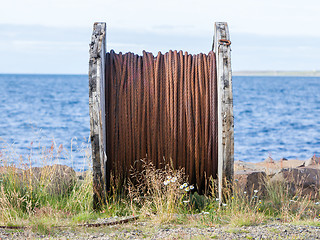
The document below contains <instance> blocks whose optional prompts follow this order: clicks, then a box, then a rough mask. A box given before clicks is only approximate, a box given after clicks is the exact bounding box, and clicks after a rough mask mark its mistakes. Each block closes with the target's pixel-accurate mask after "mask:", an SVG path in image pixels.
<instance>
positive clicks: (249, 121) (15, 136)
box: [0, 74, 320, 170]
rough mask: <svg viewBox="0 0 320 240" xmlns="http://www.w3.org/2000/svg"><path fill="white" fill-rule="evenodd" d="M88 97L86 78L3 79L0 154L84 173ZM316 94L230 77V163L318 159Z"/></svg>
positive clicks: (297, 85) (317, 89)
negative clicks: (55, 160)
mask: <svg viewBox="0 0 320 240" xmlns="http://www.w3.org/2000/svg"><path fill="white" fill-rule="evenodd" d="M88 91H89V90H88V76H86V75H13V74H12V75H5V74H2V75H0V113H1V117H0V147H1V149H0V150H1V151H7V149H8V148H10V149H12V150H10V151H13V152H14V155H15V158H13V159H16V160H15V161H17V159H19V157H20V155H21V156H22V160H23V161H27V162H28V161H30V159H29V158H28V156H32V159H31V161H34V162H37V161H38V162H39V159H40V161H45V159H42V158H41V155H42V154H41V153H42V152H46V153H47V155H48V154H49V155H50V150H52V149H54V151H56V152H59V155H60V157H59V162H60V163H62V164H66V165H69V166H72V167H74V168H75V169H76V170H81V169H84V168H86V167H87V166H88V164H87V163H86V162H85V157H84V156H85V155H86V154H87V153H88V152H89V153H90V150H88V149H89V148H90V144H89V142H88V138H89V134H90V118H89V105H88ZM319 94H320V78H315V77H246V76H244V77H240V76H239V77H237V76H234V77H233V97H234V125H235V160H243V161H255V162H257V161H262V160H264V159H265V158H267V157H268V156H271V157H272V158H274V159H280V158H282V157H285V158H290V159H292V158H298V159H307V158H309V157H311V156H312V155H313V154H317V155H319V154H320V96H319ZM59 147H60V149H59ZM0 154H1V153H0ZM56 155H57V153H56ZM0 156H1V155H0Z"/></svg>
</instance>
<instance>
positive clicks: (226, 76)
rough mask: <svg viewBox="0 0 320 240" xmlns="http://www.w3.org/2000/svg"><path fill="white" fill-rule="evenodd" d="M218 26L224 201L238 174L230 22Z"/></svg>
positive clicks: (220, 174) (216, 49) (220, 162)
mask: <svg viewBox="0 0 320 240" xmlns="http://www.w3.org/2000/svg"><path fill="white" fill-rule="evenodd" d="M214 29H215V30H214V44H213V50H214V52H215V53H216V60H217V86H218V185H219V187H218V188H219V199H220V202H221V201H222V199H223V191H224V189H225V187H228V186H231V183H232V180H233V175H234V166H233V165H234V123H233V120H234V119H233V97H232V72H231V48H230V44H228V42H227V41H230V36H229V29H228V24H227V23H225V22H216V23H215V28H214ZM221 40H222V41H221ZM229 184H230V185H229Z"/></svg>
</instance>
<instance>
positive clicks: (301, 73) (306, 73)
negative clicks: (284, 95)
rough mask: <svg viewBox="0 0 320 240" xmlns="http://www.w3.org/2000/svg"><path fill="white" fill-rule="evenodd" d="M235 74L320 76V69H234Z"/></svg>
mask: <svg viewBox="0 0 320 240" xmlns="http://www.w3.org/2000/svg"><path fill="white" fill-rule="evenodd" d="M232 75H233V76H293V77H295V76H301V77H320V71H233V72H232Z"/></svg>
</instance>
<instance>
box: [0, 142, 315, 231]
mask: <svg viewBox="0 0 320 240" xmlns="http://www.w3.org/2000/svg"><path fill="white" fill-rule="evenodd" d="M42 154H43V155H42V157H41V159H40V160H41V162H45V165H50V166H52V165H53V164H55V163H57V162H58V160H59V157H60V156H61V149H60V147H59V148H58V149H56V148H54V147H52V148H51V149H47V150H42ZM13 155H14V154H10V153H9V151H7V150H1V154H0V157H1V158H0V159H1V163H0V164H1V165H0V167H2V171H0V225H5V226H27V227H29V228H31V229H32V230H33V231H36V232H40V233H43V234H49V233H50V232H52V231H54V229H55V227H57V226H62V225H63V226H76V225H77V224H82V223H88V222H93V221H95V220H96V219H98V218H108V217H113V216H131V215H135V216H137V215H139V216H140V221H147V222H149V223H150V222H151V223H152V224H154V225H155V226H160V225H164V224H170V225H171V226H172V225H177V226H181V225H184V226H190V227H198V228H203V227H211V226H217V225H228V226H230V227H231V228H233V227H242V226H252V225H259V224H263V223H266V222H271V221H275V220H276V221H277V220H280V221H281V222H289V223H293V224H300V225H304V224H305V225H312V226H320V204H319V199H310V198H309V197H308V196H302V195H301V194H299V193H298V194H296V195H295V196H292V195H290V194H289V191H288V189H287V187H286V186H285V184H282V183H271V182H270V181H268V179H267V180H266V195H265V196H261V195H259V193H254V194H253V196H252V197H248V196H247V195H246V194H244V193H241V192H240V190H239V189H237V187H234V189H233V192H232V193H231V192H229V193H228V192H226V193H225V199H226V200H225V202H224V203H223V205H222V206H219V201H217V199H216V191H215V189H216V187H215V185H214V182H212V184H211V188H210V191H208V194H207V195H199V194H198V193H196V192H192V191H191V190H189V189H188V188H187V187H181V186H183V184H188V182H187V177H186V176H185V175H184V174H183V171H182V170H176V169H173V168H172V167H170V165H166V167H165V168H164V169H162V170H160V169H155V167H154V166H153V165H152V164H150V163H146V164H145V166H144V170H143V174H142V173H138V172H136V173H135V177H136V178H137V179H136V180H137V181H135V182H137V183H138V184H132V183H130V182H129V183H128V184H127V185H125V186H124V188H123V189H122V190H121V191H119V190H117V189H115V190H114V191H113V192H114V194H112V195H109V196H108V197H107V201H106V204H105V205H104V206H103V207H102V209H101V210H100V211H99V212H97V211H93V209H92V172H91V170H89V171H88V173H87V174H86V175H85V178H84V179H83V180H79V179H78V178H69V177H70V176H69V177H65V176H62V177H56V176H57V175H56V174H57V173H56V169H55V168H54V167H44V168H42V170H41V174H40V175H39V174H38V173H37V172H36V169H35V168H33V167H32V164H31V162H33V161H31V158H32V155H31V154H30V155H29V156H27V158H29V159H30V164H24V165H21V166H15V165H13V164H7V162H13V161H16V160H15V159H12V156H13ZM44 160H45V161H44ZM84 161H87V162H88V164H89V162H90V157H87V159H84ZM88 167H89V169H90V166H88ZM3 169H5V170H4V171H3ZM70 175H72V174H70ZM57 178H58V180H59V182H58V184H56V183H57V182H56V180H57ZM186 190H189V191H186Z"/></svg>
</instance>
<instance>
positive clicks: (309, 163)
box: [303, 155, 320, 167]
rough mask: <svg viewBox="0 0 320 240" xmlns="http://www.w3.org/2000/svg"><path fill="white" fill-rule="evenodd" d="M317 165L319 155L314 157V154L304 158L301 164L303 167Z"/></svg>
mask: <svg viewBox="0 0 320 240" xmlns="http://www.w3.org/2000/svg"><path fill="white" fill-rule="evenodd" d="M319 165H320V157H316V155H313V157H311V158H309V159H308V160H306V161H305V162H304V164H303V166H304V167H308V166H319Z"/></svg>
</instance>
